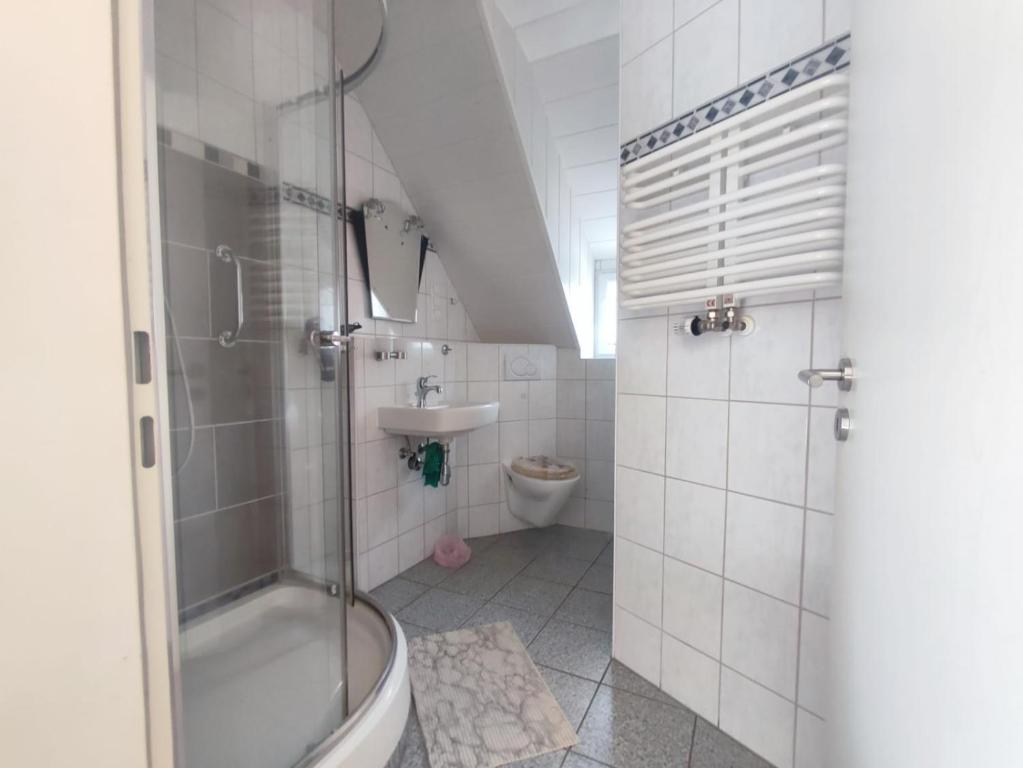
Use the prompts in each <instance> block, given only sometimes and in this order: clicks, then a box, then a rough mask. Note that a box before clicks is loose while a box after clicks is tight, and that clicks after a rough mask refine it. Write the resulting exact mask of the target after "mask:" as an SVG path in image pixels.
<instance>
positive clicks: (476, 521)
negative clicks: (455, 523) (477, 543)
mask: <svg viewBox="0 0 1023 768" xmlns="http://www.w3.org/2000/svg"><path fill="white" fill-rule="evenodd" d="M500 513H501V507H500V505H499V504H482V505H480V506H472V507H469V536H471V537H474V538H475V537H476V536H493V535H494V534H495V533H498V532H499V531H500V530H501V527H500Z"/></svg>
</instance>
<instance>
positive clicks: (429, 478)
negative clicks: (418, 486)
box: [423, 443, 444, 488]
mask: <svg viewBox="0 0 1023 768" xmlns="http://www.w3.org/2000/svg"><path fill="white" fill-rule="evenodd" d="M443 464H444V448H443V446H441V444H440V443H427V444H426V450H425V451H424V452H423V482H424V483H426V484H427V485H429V486H430V487H432V488H436V487H437V483H439V482H440V470H441V467H442V466H443Z"/></svg>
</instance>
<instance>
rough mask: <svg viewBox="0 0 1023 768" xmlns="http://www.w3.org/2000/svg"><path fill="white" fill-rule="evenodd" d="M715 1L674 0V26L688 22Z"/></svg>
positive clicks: (715, 0)
mask: <svg viewBox="0 0 1023 768" xmlns="http://www.w3.org/2000/svg"><path fill="white" fill-rule="evenodd" d="M717 2H718V0H675V26H676V27H681V26H683V25H684V24H688V23H689V22H690V21H692V20H693V19H694V18H696V17H697V16H699V15H700V14H701V13H703V12H704V11H706V10H707V9H708V8H710V7H711V6H713V5H715V4H716V3H717Z"/></svg>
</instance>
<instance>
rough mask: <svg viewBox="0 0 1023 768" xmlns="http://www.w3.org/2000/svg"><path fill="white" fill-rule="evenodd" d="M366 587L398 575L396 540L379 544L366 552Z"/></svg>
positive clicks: (375, 585) (369, 587)
mask: <svg viewBox="0 0 1023 768" xmlns="http://www.w3.org/2000/svg"><path fill="white" fill-rule="evenodd" d="M366 564H367V569H366V589H367V590H370V589H373V588H375V587H378V586H380V585H381V584H383V583H384V582H385V581H387V580H389V579H393V578H394V577H395V576H397V575H398V540H397V539H391V540H390V541H388V542H386V543H384V544H381V545H380V546H379V547H374V548H373V549H371V550H369V551H368V552H367V553H366Z"/></svg>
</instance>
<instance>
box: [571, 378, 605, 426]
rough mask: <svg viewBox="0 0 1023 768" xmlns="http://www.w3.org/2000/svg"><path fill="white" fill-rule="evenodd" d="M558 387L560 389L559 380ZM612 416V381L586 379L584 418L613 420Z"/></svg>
mask: <svg viewBox="0 0 1023 768" xmlns="http://www.w3.org/2000/svg"><path fill="white" fill-rule="evenodd" d="M566 383H567V382H566ZM558 387H559V391H560V387H561V382H558ZM614 417H615V383H614V382H613V381H587V382H586V418H587V419H598V420H602V421H614Z"/></svg>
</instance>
